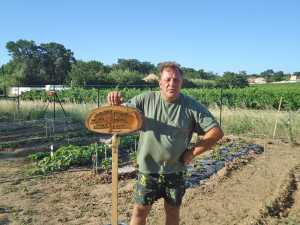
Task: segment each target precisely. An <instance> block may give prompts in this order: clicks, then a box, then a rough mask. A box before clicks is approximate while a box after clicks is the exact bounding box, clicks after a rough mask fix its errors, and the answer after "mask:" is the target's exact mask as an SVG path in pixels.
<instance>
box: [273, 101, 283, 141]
mask: <svg viewBox="0 0 300 225" xmlns="http://www.w3.org/2000/svg"><path fill="white" fill-rule="evenodd" d="M281 103H282V96H281V97H280V100H279V106H278V113H279V112H280V109H281ZM277 123H278V116H277V118H276V121H275V125H274V131H273V139H274V138H275V134H276V129H277Z"/></svg>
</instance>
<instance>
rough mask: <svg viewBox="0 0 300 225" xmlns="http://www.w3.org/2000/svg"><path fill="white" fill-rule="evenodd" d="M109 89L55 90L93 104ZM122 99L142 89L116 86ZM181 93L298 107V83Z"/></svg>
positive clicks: (30, 96)
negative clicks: (118, 87)
mask: <svg viewBox="0 0 300 225" xmlns="http://www.w3.org/2000/svg"><path fill="white" fill-rule="evenodd" d="M111 90H112V89H84V88H73V89H69V90H65V91H61V92H59V93H58V96H59V98H60V100H61V101H63V102H71V103H78V104H81V103H97V102H100V103H101V102H105V96H107V93H108V92H109V91H111ZM119 91H121V92H122V94H123V97H124V99H125V100H127V99H129V98H131V97H133V96H135V95H137V94H140V93H141V92H144V91H145V90H141V89H136V88H133V89H132V88H130V89H128V88H124V89H119ZM182 92H183V93H184V94H187V95H190V96H192V97H194V98H195V99H197V100H198V101H200V102H202V103H203V104H205V105H207V106H212V105H218V106H220V105H223V106H227V107H230V108H231V107H232V108H250V109H272V108H273V109H277V108H278V106H279V103H280V99H281V98H282V104H281V108H282V109H284V110H298V109H299V108H300V84H299V83H298V84H271V85H270V84H269V85H257V86H251V87H247V88H242V89H223V90H222V89H216V88H211V89H207V88H203V89H199V88H194V89H193V88H191V89H183V90H182ZM21 99H22V100H42V101H47V100H49V96H47V93H45V92H41V91H31V92H26V93H24V94H23V95H22V96H21Z"/></svg>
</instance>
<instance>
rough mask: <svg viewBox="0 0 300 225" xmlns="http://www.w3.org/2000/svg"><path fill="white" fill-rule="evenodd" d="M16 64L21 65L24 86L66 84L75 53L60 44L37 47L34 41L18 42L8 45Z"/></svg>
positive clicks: (21, 77)
mask: <svg viewBox="0 0 300 225" xmlns="http://www.w3.org/2000/svg"><path fill="white" fill-rule="evenodd" d="M6 48H7V49H8V52H9V54H10V55H11V56H12V60H13V61H15V63H18V64H20V65H21V69H20V71H19V72H20V73H21V76H20V81H21V83H22V84H24V85H42V84H49V83H55V84H62V83H65V81H66V77H67V73H68V71H69V70H70V69H71V63H72V62H74V61H75V58H74V57H73V52H71V50H69V49H66V48H65V47H64V46H63V45H61V44H58V43H54V42H51V43H47V44H41V45H36V44H35V42H34V41H27V40H18V41H16V42H13V41H10V42H8V43H7V44H6Z"/></svg>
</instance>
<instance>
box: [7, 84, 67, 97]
mask: <svg viewBox="0 0 300 225" xmlns="http://www.w3.org/2000/svg"><path fill="white" fill-rule="evenodd" d="M66 89H70V88H69V87H66V86H64V85H45V86H44V87H10V88H9V89H8V96H19V95H21V94H22V93H23V92H27V91H54V90H55V91H61V90H66Z"/></svg>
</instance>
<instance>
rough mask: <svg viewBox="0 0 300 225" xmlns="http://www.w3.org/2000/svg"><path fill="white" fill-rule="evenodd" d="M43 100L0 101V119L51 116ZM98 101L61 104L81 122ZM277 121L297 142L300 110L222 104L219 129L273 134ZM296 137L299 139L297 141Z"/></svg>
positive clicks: (279, 129)
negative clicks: (236, 107) (238, 106)
mask: <svg viewBox="0 0 300 225" xmlns="http://www.w3.org/2000/svg"><path fill="white" fill-rule="evenodd" d="M46 104H47V103H45V102H42V101H33V102H32V101H21V102H20V110H19V111H18V110H17V105H16V102H14V101H6V100H0V122H3V121H5V122H7V121H16V120H34V119H42V118H44V117H47V118H52V117H53V103H50V104H49V106H48V108H47V110H46V112H45V113H44V111H45V107H46ZM96 107H97V104H92V103H91V104H74V103H64V104H63V108H64V110H65V111H66V112H67V116H68V117H71V118H72V119H73V120H75V121H82V122H83V121H84V120H85V118H86V116H87V114H88V113H89V112H90V111H91V110H92V109H94V108H96ZM210 111H211V112H212V113H213V114H214V115H215V117H216V118H217V119H218V120H219V115H220V110H219V108H217V107H213V108H210ZM63 116H64V114H63V111H62V108H61V107H60V105H59V104H58V103H57V104H56V117H57V118H59V117H63ZM276 120H277V121H278V123H277V129H276V135H275V137H276V138H284V139H288V140H289V141H290V142H297V141H299V137H300V113H299V112H297V111H282V112H277V111H276V110H271V109H270V110H250V109H229V108H226V107H223V110H222V129H223V130H224V132H225V134H233V135H255V136H261V137H262V136H265V137H272V136H273V130H274V126H275V121H276ZM297 138H298V140H297Z"/></svg>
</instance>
